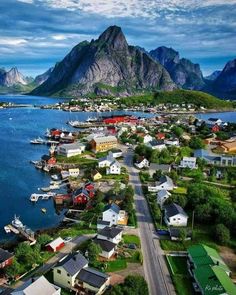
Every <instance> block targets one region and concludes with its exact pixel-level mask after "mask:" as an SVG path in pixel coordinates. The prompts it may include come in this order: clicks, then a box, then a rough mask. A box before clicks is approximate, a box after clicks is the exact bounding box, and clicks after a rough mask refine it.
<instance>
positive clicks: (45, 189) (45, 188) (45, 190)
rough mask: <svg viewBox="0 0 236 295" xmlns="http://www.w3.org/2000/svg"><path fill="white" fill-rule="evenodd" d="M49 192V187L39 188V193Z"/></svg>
mask: <svg viewBox="0 0 236 295" xmlns="http://www.w3.org/2000/svg"><path fill="white" fill-rule="evenodd" d="M50 190H51V189H50V187H41V191H43V192H49V191H50Z"/></svg>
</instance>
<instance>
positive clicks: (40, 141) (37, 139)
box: [30, 137, 45, 144]
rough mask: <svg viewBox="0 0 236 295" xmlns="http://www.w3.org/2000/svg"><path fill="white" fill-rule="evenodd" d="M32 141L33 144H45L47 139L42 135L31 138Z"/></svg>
mask: <svg viewBox="0 0 236 295" xmlns="http://www.w3.org/2000/svg"><path fill="white" fill-rule="evenodd" d="M30 143H31V144H44V143H45V141H44V140H43V139H42V138H41V137H38V138H35V139H33V140H31V141H30Z"/></svg>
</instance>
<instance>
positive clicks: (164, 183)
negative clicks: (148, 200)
mask: <svg viewBox="0 0 236 295" xmlns="http://www.w3.org/2000/svg"><path fill="white" fill-rule="evenodd" d="M174 188H175V186H174V183H173V181H172V179H171V178H170V177H169V176H167V175H164V176H161V178H160V180H159V181H158V182H156V183H155V184H150V185H148V191H149V192H153V193H156V192H158V191H160V190H163V189H164V190H167V191H171V190H173V189H174Z"/></svg>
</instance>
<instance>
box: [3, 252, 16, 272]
mask: <svg viewBox="0 0 236 295" xmlns="http://www.w3.org/2000/svg"><path fill="white" fill-rule="evenodd" d="M13 258H14V255H13V254H11V253H10V252H8V251H6V250H3V249H1V248H0V269H3V268H5V267H7V266H10V265H12V263H13Z"/></svg>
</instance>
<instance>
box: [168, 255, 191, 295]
mask: <svg viewBox="0 0 236 295" xmlns="http://www.w3.org/2000/svg"><path fill="white" fill-rule="evenodd" d="M166 260H167V262H168V267H169V269H170V270H171V277H172V279H173V282H174V285H175V289H176V292H177V294H178V295H191V294H193V289H192V284H191V277H190V275H189V273H188V269H187V259H186V257H179V256H169V255H168V256H166Z"/></svg>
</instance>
